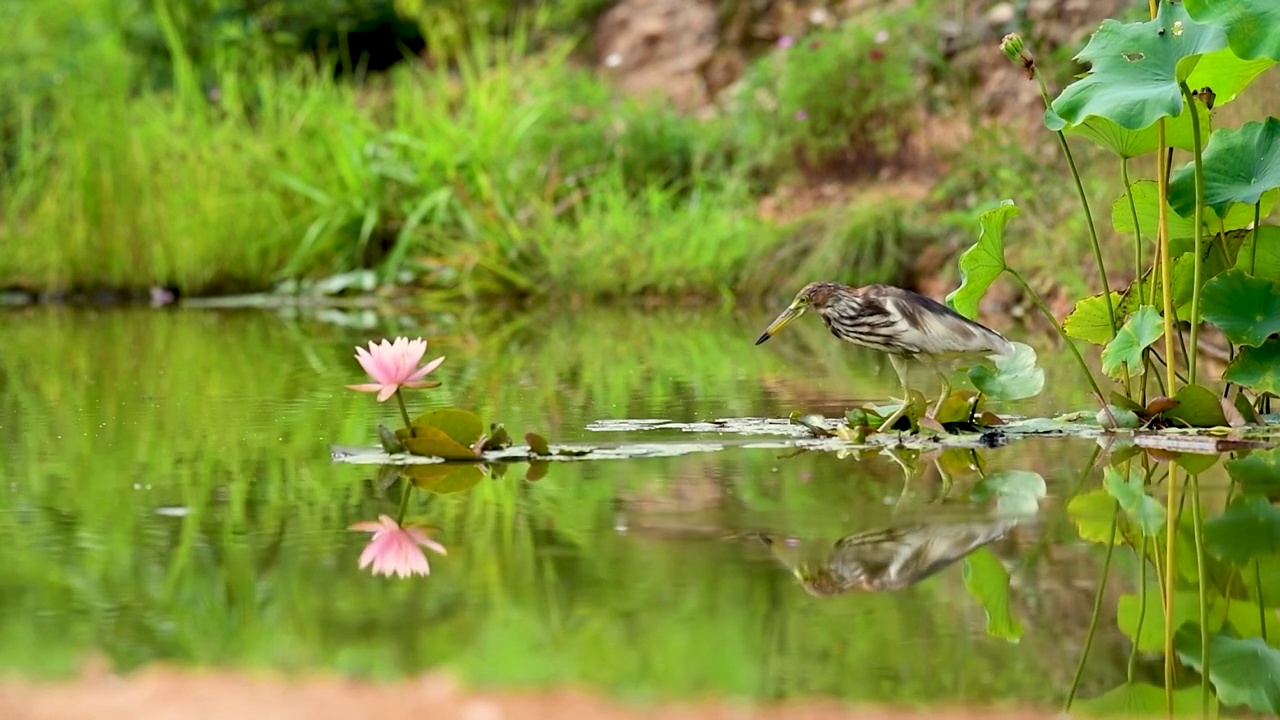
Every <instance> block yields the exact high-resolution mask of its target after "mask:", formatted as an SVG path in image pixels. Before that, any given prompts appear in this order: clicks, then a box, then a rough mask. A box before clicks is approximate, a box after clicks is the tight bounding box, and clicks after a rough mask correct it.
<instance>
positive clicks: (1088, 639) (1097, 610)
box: [1062, 503, 1120, 713]
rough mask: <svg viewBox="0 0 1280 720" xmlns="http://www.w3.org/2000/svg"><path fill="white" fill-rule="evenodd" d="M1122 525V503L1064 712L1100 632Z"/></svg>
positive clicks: (1114, 518)
mask: <svg viewBox="0 0 1280 720" xmlns="http://www.w3.org/2000/svg"><path fill="white" fill-rule="evenodd" d="M1119 523H1120V503H1116V504H1115V510H1114V511H1113V512H1112V513H1111V535H1110V537H1109V538H1108V540H1107V557H1106V559H1104V560H1103V561H1102V577H1101V578H1100V579H1099V580H1098V591H1097V592H1096V593H1094V595H1093V614H1092V615H1091V616H1090V617H1089V632H1088V634H1087V635H1085V636H1084V649H1082V650H1081V651H1080V661H1079V662H1078V663H1076V674H1075V676H1074V677H1072V678H1071V689H1070V690H1069V691H1067V702H1066V703H1065V704H1064V705H1063V706H1062V712H1064V713H1065V712H1070V711H1071V703H1072V702H1073V701H1075V699H1076V690H1079V689H1080V679H1081V678H1082V677H1084V665H1085V661H1087V660H1088V659H1089V650H1090V649H1091V648H1092V647H1093V635H1094V633H1095V632H1097V630H1098V618H1099V617H1101V616H1102V596H1103V594H1104V593H1105V592H1106V590H1107V576H1108V575H1110V574H1111V556H1112V554H1113V553H1114V552H1115V549H1116V526H1117V525H1118V524H1119Z"/></svg>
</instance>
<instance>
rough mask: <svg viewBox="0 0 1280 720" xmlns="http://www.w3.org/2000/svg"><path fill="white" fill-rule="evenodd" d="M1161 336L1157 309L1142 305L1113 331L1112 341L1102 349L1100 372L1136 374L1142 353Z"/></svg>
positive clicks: (1113, 374)
mask: <svg viewBox="0 0 1280 720" xmlns="http://www.w3.org/2000/svg"><path fill="white" fill-rule="evenodd" d="M1162 335H1164V320H1163V319H1162V318H1161V317H1160V311H1158V310H1156V309H1155V308H1153V307H1151V306H1150V305H1144V306H1142V307H1140V308H1138V310H1137V312H1135V313H1134V314H1132V315H1130V316H1129V319H1128V320H1125V322H1124V325H1123V326H1121V328H1120V332H1118V333H1116V338H1115V340H1112V341H1111V342H1110V343H1108V344H1107V347H1106V348H1105V349H1103V351H1102V371H1103V372H1105V373H1106V374H1108V375H1110V376H1111V377H1116V378H1118V377H1123V376H1124V374H1125V373H1126V372H1127V373H1128V374H1129V375H1131V376H1133V375H1138V374H1139V373H1141V372H1142V352H1143V351H1144V350H1146V349H1147V348H1148V347H1150V346H1151V343H1154V342H1155V341H1156V340H1159V339H1160V336H1162Z"/></svg>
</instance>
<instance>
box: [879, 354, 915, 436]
mask: <svg viewBox="0 0 1280 720" xmlns="http://www.w3.org/2000/svg"><path fill="white" fill-rule="evenodd" d="M889 364H890V365H893V371H894V372H895V373H897V374H898V381H899V382H901V383H902V404H901V405H899V406H898V409H897V410H896V411H895V412H894V413H893V414H892V415H890V416H889V419H888V420H885V421H884V422H883V423H881V424H880V428H879V431H880V432H885V431H887V430H889V429H891V428H892V427H893V424H894V423H896V422H898V419H899V418H901V417H902V416H903V415H905V414H906V412H907V403H909V402H911V387H910V386H908V385H907V359H906V358H905V357H902V356H901V355H894V354H892V353H891V354H890V355H889Z"/></svg>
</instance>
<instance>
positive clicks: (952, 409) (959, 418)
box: [933, 390, 982, 423]
mask: <svg viewBox="0 0 1280 720" xmlns="http://www.w3.org/2000/svg"><path fill="white" fill-rule="evenodd" d="M981 401H982V395H979V394H978V393H976V392H974V391H972V390H956V391H955V392H953V393H951V394H949V395H947V399H946V400H943V401H942V406H941V407H940V408H938V412H937V413H935V414H934V416H933V417H934V419H935V420H937V421H938V422H940V423H958V422H968V421H969V418H971V417H973V416H974V415H975V414H976V411H977V410H978V409H979V407H978V406H980V405H981V404H982V403H981Z"/></svg>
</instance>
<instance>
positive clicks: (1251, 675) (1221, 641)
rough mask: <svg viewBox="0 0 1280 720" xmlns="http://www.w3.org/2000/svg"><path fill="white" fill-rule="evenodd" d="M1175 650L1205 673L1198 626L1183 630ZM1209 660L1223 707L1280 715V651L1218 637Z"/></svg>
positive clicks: (1256, 641) (1250, 640) (1258, 642)
mask: <svg viewBox="0 0 1280 720" xmlns="http://www.w3.org/2000/svg"><path fill="white" fill-rule="evenodd" d="M1174 646H1175V647H1176V648H1177V652H1178V657H1179V658H1181V659H1182V661H1183V662H1185V663H1186V664H1188V665H1190V666H1191V667H1192V668H1193V669H1195V670H1196V672H1200V671H1201V669H1202V668H1203V667H1204V664H1203V662H1202V658H1201V657H1200V651H1201V648H1200V632H1199V630H1198V629H1197V628H1196V627H1195V626H1187V627H1184V628H1182V629H1181V630H1179V631H1178V634H1177V636H1176V637H1175V638H1174ZM1209 658H1210V662H1209V681H1210V682H1212V683H1213V688H1214V690H1216V691H1217V693H1218V699H1219V700H1221V701H1222V703H1223V704H1225V705H1244V706H1245V707H1248V708H1250V709H1252V710H1256V711H1258V712H1262V713H1269V714H1273V715H1274V714H1276V713H1280V650H1276V649H1275V648H1273V647H1270V646H1268V645H1267V644H1266V643H1265V642H1263V641H1262V638H1256V637H1255V638H1247V639H1242V638H1238V637H1232V636H1230V635H1225V634H1217V635H1214V636H1212V637H1210V638H1209Z"/></svg>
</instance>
